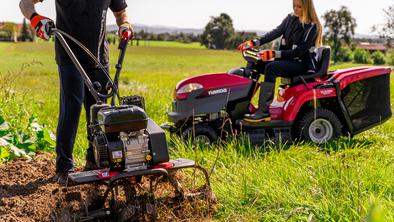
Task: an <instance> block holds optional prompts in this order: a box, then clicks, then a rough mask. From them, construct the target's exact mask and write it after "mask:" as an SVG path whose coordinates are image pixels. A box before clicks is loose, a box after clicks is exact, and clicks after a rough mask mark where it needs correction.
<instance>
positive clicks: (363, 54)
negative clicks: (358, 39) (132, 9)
mask: <svg viewBox="0 0 394 222" xmlns="http://www.w3.org/2000/svg"><path fill="white" fill-rule="evenodd" d="M353 61H354V62H356V63H363V64H366V63H369V58H368V52H367V51H366V50H365V49H355V50H354V52H353Z"/></svg>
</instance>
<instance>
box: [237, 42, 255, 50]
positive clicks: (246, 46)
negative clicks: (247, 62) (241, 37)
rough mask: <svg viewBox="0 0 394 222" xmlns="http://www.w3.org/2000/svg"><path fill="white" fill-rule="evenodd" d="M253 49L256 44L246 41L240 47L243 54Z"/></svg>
mask: <svg viewBox="0 0 394 222" xmlns="http://www.w3.org/2000/svg"><path fill="white" fill-rule="evenodd" d="M253 47H254V44H253V42H252V41H246V42H244V43H242V44H240V45H239V46H238V50H239V51H241V52H243V51H245V50H248V49H250V48H253Z"/></svg>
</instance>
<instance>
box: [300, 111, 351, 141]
mask: <svg viewBox="0 0 394 222" xmlns="http://www.w3.org/2000/svg"><path fill="white" fill-rule="evenodd" d="M342 128H343V125H342V123H341V121H340V120H339V118H338V116H337V115H336V114H335V113H334V112H332V111H331V110H328V109H324V108H318V109H316V110H309V111H308V112H306V113H305V114H304V115H303V116H301V118H300V119H299V121H298V123H297V124H296V126H295V130H296V131H295V132H296V135H295V136H296V137H297V138H301V139H303V140H307V141H312V142H314V143H317V144H322V143H326V142H328V141H330V140H333V139H336V138H338V137H339V136H341V134H342Z"/></svg>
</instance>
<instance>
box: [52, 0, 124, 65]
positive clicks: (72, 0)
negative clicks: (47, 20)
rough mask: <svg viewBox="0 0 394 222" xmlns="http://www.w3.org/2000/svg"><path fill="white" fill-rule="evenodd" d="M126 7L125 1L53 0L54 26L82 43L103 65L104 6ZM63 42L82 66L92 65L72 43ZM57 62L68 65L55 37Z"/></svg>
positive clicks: (105, 45) (105, 49)
mask: <svg viewBox="0 0 394 222" xmlns="http://www.w3.org/2000/svg"><path fill="white" fill-rule="evenodd" d="M126 7H127V4H126V1H125V0H94V1H92V0H56V26H57V27H58V28H59V29H61V30H63V31H65V32H67V33H68V34H70V35H72V36H73V37H74V38H76V39H77V40H78V41H80V42H81V43H82V44H83V45H85V46H86V47H87V48H88V49H89V50H90V51H91V52H92V53H93V55H95V56H96V57H97V58H98V59H99V60H100V62H101V63H102V64H103V65H104V66H108V63H109V60H108V55H109V52H108V43H107V39H106V19H107V11H108V8H109V9H111V11H114V12H119V11H121V10H123V9H125V8H126ZM66 41H67V43H68V44H69V45H70V47H71V49H72V50H73V52H74V53H75V55H76V57H77V58H78V60H79V61H80V63H81V64H82V65H84V66H85V67H87V68H94V67H96V64H95V63H94V62H93V61H92V60H91V59H90V57H88V56H87V54H86V53H85V52H83V51H82V50H81V49H80V48H79V47H78V46H77V45H76V44H74V43H72V42H71V41H69V40H68V39H67V38H66ZM55 49H56V61H57V64H58V65H69V64H72V62H71V60H70V58H69V56H68V55H67V53H66V51H65V50H64V49H63V47H62V45H61V44H60V43H59V41H58V40H56V42H55Z"/></svg>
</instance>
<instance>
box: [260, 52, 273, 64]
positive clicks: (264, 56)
mask: <svg viewBox="0 0 394 222" xmlns="http://www.w3.org/2000/svg"><path fill="white" fill-rule="evenodd" d="M259 57H260V58H261V60H263V62H268V61H273V60H275V51H272V50H263V51H261V52H259Z"/></svg>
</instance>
